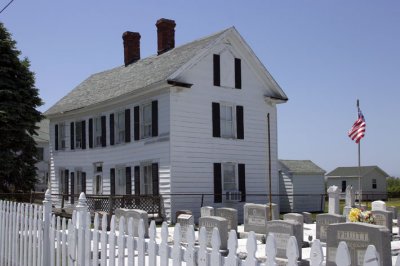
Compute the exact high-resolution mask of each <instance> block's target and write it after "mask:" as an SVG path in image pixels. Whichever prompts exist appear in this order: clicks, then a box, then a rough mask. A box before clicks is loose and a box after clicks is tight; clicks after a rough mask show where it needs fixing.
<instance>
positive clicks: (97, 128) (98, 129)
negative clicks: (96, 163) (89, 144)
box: [94, 116, 102, 147]
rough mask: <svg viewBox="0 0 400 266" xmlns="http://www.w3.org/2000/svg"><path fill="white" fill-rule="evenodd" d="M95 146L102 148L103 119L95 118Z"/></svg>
mask: <svg viewBox="0 0 400 266" xmlns="http://www.w3.org/2000/svg"><path fill="white" fill-rule="evenodd" d="M94 146H95V147H101V146H102V142H101V117H100V116H98V117H95V118H94Z"/></svg>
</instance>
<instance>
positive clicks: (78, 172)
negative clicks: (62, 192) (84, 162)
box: [71, 167, 83, 194]
mask: <svg viewBox="0 0 400 266" xmlns="http://www.w3.org/2000/svg"><path fill="white" fill-rule="evenodd" d="M74 172H75V176H74V189H75V191H71V194H80V193H81V192H82V184H81V183H82V173H83V171H82V168H80V167H79V168H75V169H74ZM78 177H79V178H78ZM78 180H79V181H80V182H78ZM78 188H80V190H79V189H78Z"/></svg>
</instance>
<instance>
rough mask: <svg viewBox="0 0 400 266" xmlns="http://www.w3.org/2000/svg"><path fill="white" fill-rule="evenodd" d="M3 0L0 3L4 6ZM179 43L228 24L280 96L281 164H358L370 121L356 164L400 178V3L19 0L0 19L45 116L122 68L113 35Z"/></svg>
mask: <svg viewBox="0 0 400 266" xmlns="http://www.w3.org/2000/svg"><path fill="white" fill-rule="evenodd" d="M8 2H9V0H0V6H1V8H2V7H3V6H5V5H6V4H7V3H8ZM162 17H164V18H170V19H174V20H175V21H176V23H177V26H176V37H175V38H176V39H175V40H176V45H181V44H184V43H187V42H190V41H192V40H194V39H197V38H200V37H203V36H205V35H209V34H211V33H214V32H217V31H220V30H222V29H225V28H228V27H230V26H235V27H236V28H237V30H238V31H239V32H240V34H241V35H242V36H243V37H244V38H245V40H246V41H247V42H248V44H249V45H250V46H251V47H252V49H253V50H254V52H255V53H256V55H257V56H258V57H259V59H260V60H261V61H262V62H263V64H264V65H265V66H266V67H267V69H268V70H269V71H270V73H271V74H272V75H273V77H274V78H275V80H276V81H277V82H278V83H279V84H280V86H281V87H282V88H283V90H284V91H285V93H286V94H287V95H288V97H289V101H288V102H287V103H286V104H282V105H279V106H278V145H279V158H281V159H301V160H306V159H309V160H312V161H314V162H315V163H316V164H318V165H319V166H320V167H322V168H323V169H324V170H326V171H327V172H329V171H331V170H333V169H334V168H336V167H337V166H356V165H357V145H356V144H355V143H353V142H352V141H351V140H350V139H349V138H348V137H347V131H348V130H349V129H350V127H351V126H352V124H353V122H354V121H355V120H356V118H357V110H356V100H357V98H358V99H360V104H361V109H362V111H363V113H364V115H365V118H366V122H367V132H366V136H365V138H364V139H363V140H362V143H361V164H362V165H378V166H379V167H381V168H382V169H383V170H384V171H386V172H387V173H388V174H389V175H393V176H399V177H400V140H399V137H398V136H399V131H400V119H399V118H398V116H399V114H400V104H399V99H400V85H399V78H400V1H397V0H387V1H372V0H353V1H347V0H346V1H345V0H335V1H333V0H331V1H328V0H326V1H311V0H309V1H306V0H292V1H290V0H285V1H272V0H268V1H267V0H266V1H238V0H237V1H236V0H231V1H208V0H207V1H204V0H202V1H193V0H192V1H188V0H185V1H184V0H180V1H172V0H170V1H153V0H147V1H127V0H120V1H99V0H96V1H95V0H85V1H76V0H71V1H54V0H53V1H51V0H39V1H23V0H15V1H14V2H13V3H12V4H11V5H10V6H9V7H8V8H7V9H6V10H5V11H4V12H3V13H2V14H0V21H1V22H3V23H4V24H5V26H6V27H7V29H8V30H9V31H10V32H11V33H12V34H13V38H14V39H15V40H16V41H17V47H18V49H19V50H21V51H22V54H23V56H27V57H28V58H29V59H30V60H31V63H32V67H31V69H32V71H34V72H35V73H36V85H37V87H38V88H39V90H40V96H41V97H42V99H43V100H44V102H45V104H44V105H43V106H42V107H41V108H40V110H41V111H45V110H47V109H48V108H49V107H50V106H52V105H53V104H54V103H55V102H56V101H57V100H59V99H60V98H61V97H63V96H64V95H65V94H67V93H68V92H69V91H70V90H72V89H73V88H74V87H75V86H76V85H78V84H79V83H80V82H82V81H83V80H84V79H86V78H87V77H88V76H89V75H91V74H93V73H96V72H100V71H103V70H106V69H110V68H113V67H115V66H119V65H122V64H123V49H122V38H121V36H122V33H123V32H124V31H127V30H130V31H138V32H140V33H141V36H142V38H141V56H142V58H144V57H147V56H149V55H152V54H154V53H156V49H157V48H156V46H157V42H156V28H155V22H156V21H157V19H159V18H162Z"/></svg>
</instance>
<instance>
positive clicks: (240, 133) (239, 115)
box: [236, 105, 244, 139]
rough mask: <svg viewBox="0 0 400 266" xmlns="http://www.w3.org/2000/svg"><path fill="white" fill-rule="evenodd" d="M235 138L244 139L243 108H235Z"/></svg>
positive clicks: (239, 106)
mask: <svg viewBox="0 0 400 266" xmlns="http://www.w3.org/2000/svg"><path fill="white" fill-rule="evenodd" d="M236 136H237V138H238V139H244V122H243V106H241V105H238V106H236Z"/></svg>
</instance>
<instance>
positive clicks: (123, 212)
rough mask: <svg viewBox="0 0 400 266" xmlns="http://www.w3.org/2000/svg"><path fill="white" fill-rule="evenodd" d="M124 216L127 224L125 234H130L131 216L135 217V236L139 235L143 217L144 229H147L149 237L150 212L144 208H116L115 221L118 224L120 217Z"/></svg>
mask: <svg viewBox="0 0 400 266" xmlns="http://www.w3.org/2000/svg"><path fill="white" fill-rule="evenodd" d="M121 216H124V218H125V222H126V226H125V234H128V222H129V218H132V219H133V221H132V222H133V223H132V224H133V236H136V237H138V236H139V233H138V230H139V222H140V219H143V222H144V231H145V237H148V235H149V218H148V214H147V212H146V211H144V210H139V209H116V210H115V218H116V220H115V222H116V224H118V222H119V217H121Z"/></svg>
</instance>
